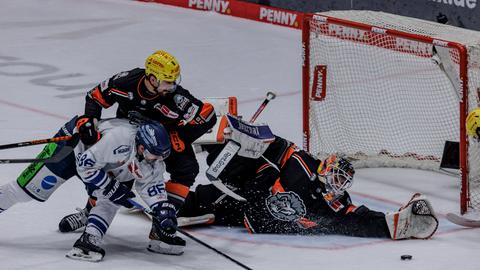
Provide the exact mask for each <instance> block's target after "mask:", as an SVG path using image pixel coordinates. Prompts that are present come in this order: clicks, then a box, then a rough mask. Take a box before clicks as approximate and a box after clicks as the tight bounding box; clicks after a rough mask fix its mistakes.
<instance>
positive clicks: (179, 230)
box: [128, 199, 253, 270]
mask: <svg viewBox="0 0 480 270" xmlns="http://www.w3.org/2000/svg"><path fill="white" fill-rule="evenodd" d="M128 201H129V202H130V203H131V204H132V205H133V207H134V208H137V209H139V210H142V211H143V212H144V213H145V214H146V215H147V216H149V217H152V216H153V215H152V214H153V213H152V210H150V209H148V208H147V207H144V206H143V205H141V204H140V203H138V202H136V201H134V200H132V199H128ZM177 231H178V232H179V233H181V234H183V235H185V236H186V237H188V238H190V239H192V240H193V241H195V242H197V243H199V244H200V245H202V246H204V247H206V248H208V249H210V250H212V251H214V252H215V253H217V254H219V255H221V256H223V257H225V258H227V259H228V260H230V261H231V262H233V263H235V264H237V265H238V266H240V267H242V268H243V269H247V270H253V269H252V268H250V267H248V266H246V265H245V264H243V263H241V262H239V261H237V260H235V259H234V258H232V257H230V256H228V255H227V254H225V253H223V252H221V251H220V250H218V249H216V248H214V247H212V246H210V245H209V244H207V243H205V242H203V241H202V240H200V239H198V238H196V237H195V236H193V235H191V234H190V233H188V232H186V231H184V230H182V229H180V228H177Z"/></svg>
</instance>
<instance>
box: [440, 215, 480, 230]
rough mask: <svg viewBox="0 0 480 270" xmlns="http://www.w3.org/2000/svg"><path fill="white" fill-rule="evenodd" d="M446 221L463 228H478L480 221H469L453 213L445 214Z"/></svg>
mask: <svg viewBox="0 0 480 270" xmlns="http://www.w3.org/2000/svg"><path fill="white" fill-rule="evenodd" d="M447 219H448V221H450V222H452V223H455V224H457V225H460V226H463V227H470V228H480V220H475V219H470V218H467V217H464V216H459V215H457V214H454V213H448V214H447Z"/></svg>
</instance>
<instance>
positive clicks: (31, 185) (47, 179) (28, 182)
mask: <svg viewBox="0 0 480 270" xmlns="http://www.w3.org/2000/svg"><path fill="white" fill-rule="evenodd" d="M65 181H66V180H65V179H64V178H62V177H60V176H58V175H57V174H55V173H53V172H52V171H51V170H50V169H49V168H47V167H46V166H44V164H41V163H40V164H39V163H32V164H30V165H29V166H28V167H27V168H26V169H25V170H24V171H23V172H22V174H21V175H20V176H19V177H18V178H17V183H18V185H19V186H20V187H21V188H22V189H23V190H24V191H25V192H26V193H27V194H28V195H30V197H32V198H33V199H35V200H37V201H41V202H44V201H46V200H47V199H48V198H49V197H50V195H52V193H53V192H55V190H56V189H57V188H58V187H59V186H61V185H62V184H63V183H65Z"/></svg>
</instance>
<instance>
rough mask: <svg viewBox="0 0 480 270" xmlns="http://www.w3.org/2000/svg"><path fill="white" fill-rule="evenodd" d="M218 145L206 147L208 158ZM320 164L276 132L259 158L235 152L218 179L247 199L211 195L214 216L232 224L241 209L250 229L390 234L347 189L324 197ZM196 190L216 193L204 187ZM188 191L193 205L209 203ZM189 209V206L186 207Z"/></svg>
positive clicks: (381, 217)
mask: <svg viewBox="0 0 480 270" xmlns="http://www.w3.org/2000/svg"><path fill="white" fill-rule="evenodd" d="M222 148H223V147H217V148H216V149H210V151H209V156H208V157H207V163H211V162H212V161H213V160H214V159H215V157H216V155H218V153H219V152H220V150H221V149H222ZM265 159H268V161H269V162H267V161H266V160H265ZM319 165H320V160H318V159H316V158H314V157H313V156H311V155H310V154H309V153H307V152H305V151H303V150H300V149H298V148H297V147H296V146H295V145H294V144H293V143H291V142H289V141H288V140H285V139H283V138H281V137H278V136H276V138H275V141H274V142H273V143H271V144H270V146H269V147H268V148H267V150H266V151H265V153H264V154H263V157H262V158H259V159H249V158H244V157H239V156H235V157H234V158H233V159H232V161H231V162H230V164H228V165H227V166H226V167H225V169H224V171H223V172H222V173H221V174H220V176H219V178H220V179H221V180H222V182H225V183H226V184H228V185H230V186H233V187H235V188H237V189H236V190H235V192H237V193H238V194H240V195H242V196H243V197H245V198H246V199H247V203H245V204H243V205H242V204H240V203H238V202H236V203H235V202H229V200H230V201H231V200H232V199H230V198H229V197H228V196H227V197H225V199H224V200H222V201H221V202H220V203H219V201H220V200H219V199H218V198H212V199H211V201H214V202H215V203H214V204H211V205H212V206H213V211H214V213H215V217H216V218H217V216H218V218H219V219H220V220H222V222H224V223H225V224H229V223H228V222H231V223H235V222H236V221H238V217H230V215H231V213H235V212H237V213H239V212H243V214H244V225H245V226H246V227H247V228H248V229H249V231H251V232H252V233H280V234H344V235H352V236H362V237H389V232H388V228H387V224H386V222H385V217H384V214H383V213H381V212H376V211H372V210H370V209H368V208H367V207H366V206H360V207H356V206H355V205H353V204H352V201H351V199H350V196H349V194H348V193H347V192H345V193H344V194H343V195H342V196H340V197H337V198H330V197H328V195H327V192H326V188H325V183H324V182H323V180H322V179H320V178H319V177H318V176H317V174H316V171H317V168H318V166H319ZM213 189H215V188H213ZM197 190H198V191H199V192H200V193H201V192H203V193H208V192H210V194H215V193H214V192H212V190H208V189H206V188H204V187H202V188H201V189H197ZM205 190H208V192H207V191H205ZM196 192H197V191H196ZM196 192H195V193H196ZM192 195H193V196H194V198H195V199H194V201H195V203H196V204H197V205H202V206H204V208H205V209H207V208H208V206H209V204H208V203H205V202H202V200H207V199H206V198H208V194H207V195H206V194H192ZM189 196H190V195H189ZM207 201H208V200H207ZM187 207H188V205H187ZM235 207H236V208H237V209H229V208H235ZM222 208H226V209H222ZM205 209H203V210H202V211H205ZM220 209H222V210H220ZM194 210H195V208H194V207H190V208H189V211H190V212H193V211H194ZM226 219H228V220H226Z"/></svg>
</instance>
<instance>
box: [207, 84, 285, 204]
mask: <svg viewBox="0 0 480 270" xmlns="http://www.w3.org/2000/svg"><path fill="white" fill-rule="evenodd" d="M275 97H276V95H275V93H273V92H267V96H266V97H265V99H264V100H263V102H262V104H261V105H260V107H258V109H257V111H256V112H255V114H253V116H252V118H251V119H250V121H249V122H250V123H253V122H255V120H256V119H257V118H258V116H259V115H260V113H261V112H263V110H264V109H265V107H266V106H267V104H268V103H269V102H270V100H273V99H275ZM239 150H240V145H239V144H238V143H236V142H234V141H229V142H228V143H227V145H225V147H224V148H223V149H222V151H221V152H220V153H219V154H218V156H217V158H215V160H214V161H213V162H212V164H211V165H210V167H209V168H208V170H207V171H206V175H207V178H208V180H210V182H211V183H212V185H214V186H215V187H216V188H218V189H219V190H220V191H222V192H223V193H225V194H227V195H228V196H230V197H232V198H234V199H236V200H238V201H246V199H245V198H244V197H242V196H240V195H238V194H237V193H235V192H233V191H232V190H231V189H229V188H228V187H227V186H225V184H223V183H222V181H221V180H220V179H219V178H218V177H219V175H220V174H221V173H222V171H223V170H224V169H225V167H227V165H228V163H230V161H231V160H232V158H233V157H234V156H235V154H237V153H238V151H239Z"/></svg>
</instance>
